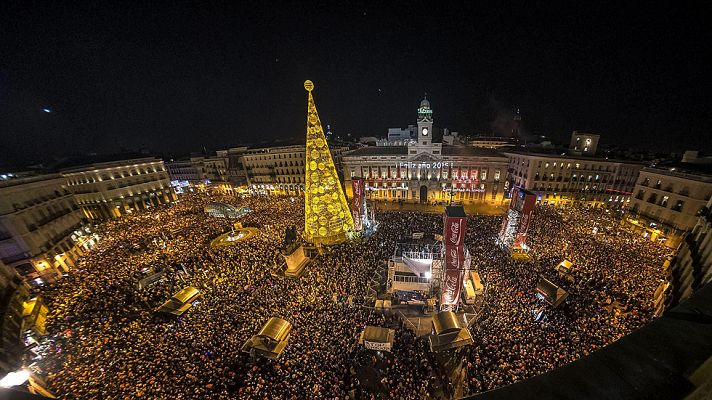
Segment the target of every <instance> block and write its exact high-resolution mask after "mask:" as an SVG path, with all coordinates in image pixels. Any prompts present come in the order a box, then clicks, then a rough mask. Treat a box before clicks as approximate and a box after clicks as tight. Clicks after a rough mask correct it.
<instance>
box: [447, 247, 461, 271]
mask: <svg viewBox="0 0 712 400" xmlns="http://www.w3.org/2000/svg"><path fill="white" fill-rule="evenodd" d="M448 251H449V252H450V257H448V260H447V261H448V267H454V269H458V267H459V266H460V252H459V251H458V248H457V247H452V248H450V249H448Z"/></svg>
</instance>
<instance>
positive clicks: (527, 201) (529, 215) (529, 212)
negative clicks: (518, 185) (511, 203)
mask: <svg viewBox="0 0 712 400" xmlns="http://www.w3.org/2000/svg"><path fill="white" fill-rule="evenodd" d="M519 193H520V194H522V197H523V201H522V211H521V217H520V219H519V226H518V227H517V236H516V238H515V239H514V247H522V246H523V245H524V244H525V243H526V241H527V231H528V230H529V225H531V223H532V219H533V218H534V207H535V206H536V195H535V194H533V193H531V192H526V191H520V192H519ZM517 197H519V196H517Z"/></svg>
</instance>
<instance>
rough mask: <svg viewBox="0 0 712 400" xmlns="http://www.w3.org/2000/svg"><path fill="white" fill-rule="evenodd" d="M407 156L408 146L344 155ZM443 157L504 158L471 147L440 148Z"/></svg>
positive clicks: (494, 153)
mask: <svg viewBox="0 0 712 400" xmlns="http://www.w3.org/2000/svg"><path fill="white" fill-rule="evenodd" d="M407 154H408V146H369V147H362V148H360V149H356V150H352V151H350V152H348V153H346V154H345V156H350V157H360V156H405V155H407ZM442 155H443V156H451V157H452V156H454V157H501V158H505V156H504V155H503V154H502V153H500V152H498V151H497V150H495V149H485V148H480V147H471V146H447V145H443V147H442Z"/></svg>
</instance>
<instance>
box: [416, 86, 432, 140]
mask: <svg viewBox="0 0 712 400" xmlns="http://www.w3.org/2000/svg"><path fill="white" fill-rule="evenodd" d="M432 142H433V110H432V109H430V102H429V101H428V98H427V97H424V98H423V100H422V101H421V102H420V107H419V108H418V145H419V146H430V145H431V143H432Z"/></svg>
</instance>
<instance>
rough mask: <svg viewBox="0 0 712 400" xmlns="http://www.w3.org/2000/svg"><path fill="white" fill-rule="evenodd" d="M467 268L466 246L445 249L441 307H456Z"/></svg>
mask: <svg viewBox="0 0 712 400" xmlns="http://www.w3.org/2000/svg"><path fill="white" fill-rule="evenodd" d="M464 268H465V246H446V247H445V267H444V270H445V272H444V274H443V280H442V285H441V287H440V293H441V296H440V305H441V306H447V305H456V304H457V302H458V300H459V298H460V289H461V288H462V277H463V275H464Z"/></svg>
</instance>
